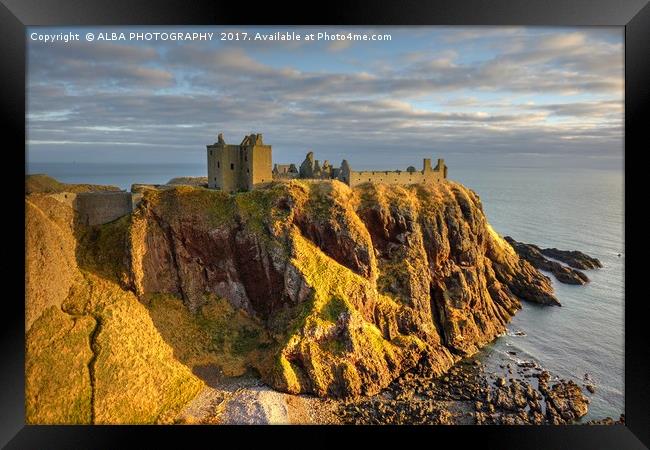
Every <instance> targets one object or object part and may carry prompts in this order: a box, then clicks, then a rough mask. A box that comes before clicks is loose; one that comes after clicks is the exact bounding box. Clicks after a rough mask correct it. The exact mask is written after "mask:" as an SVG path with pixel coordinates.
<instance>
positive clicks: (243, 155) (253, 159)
mask: <svg viewBox="0 0 650 450" xmlns="http://www.w3.org/2000/svg"><path fill="white" fill-rule="evenodd" d="M207 150H208V187H210V188H213V189H221V190H224V191H226V192H236V191H240V190H244V191H250V190H251V189H253V188H254V187H255V186H256V185H259V184H261V183H268V182H270V181H272V180H273V175H272V173H271V164H272V155H271V146H270V145H265V144H264V142H263V140H262V135H261V134H250V135H248V136H246V137H244V140H243V141H241V143H240V144H239V145H233V144H226V142H225V140H224V138H223V133H219V136H218V137H217V142H215V143H214V144H212V145H208V146H207Z"/></svg>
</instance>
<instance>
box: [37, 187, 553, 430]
mask: <svg viewBox="0 0 650 450" xmlns="http://www.w3.org/2000/svg"><path fill="white" fill-rule="evenodd" d="M26 202H27V206H28V207H27V209H28V212H27V216H28V217H27V218H28V226H27V230H26V231H27V238H28V239H27V252H28V267H27V272H26V281H27V288H28V296H27V300H28V302H27V305H28V308H27V310H28V314H27V325H28V328H29V331H28V355H27V356H28V388H27V393H28V396H27V397H28V405H31V406H30V407H29V408H28V418H29V420H28V421H29V422H30V423H87V422H90V421H92V422H95V423H147V422H168V421H171V420H174V419H173V418H174V417H175V415H176V414H177V412H178V411H179V410H180V409H181V408H182V407H183V405H187V403H188V402H189V400H190V399H192V398H193V397H194V396H196V394H197V393H198V392H199V391H201V390H204V391H205V389H206V387H205V384H206V383H205V382H203V381H202V380H201V379H200V378H204V379H205V380H206V381H207V382H208V384H210V382H209V380H207V379H206V378H205V372H202V369H200V368H201V367H213V368H215V370H217V371H218V374H219V375H218V376H219V377H223V379H226V378H227V377H232V376H239V375H242V374H245V373H249V372H250V370H254V373H259V376H260V377H261V379H262V380H263V381H264V382H265V383H266V384H268V385H270V386H272V387H273V388H274V389H277V390H280V391H284V392H288V393H293V394H315V395H316V396H319V397H344V398H355V397H358V396H366V395H374V394H377V393H378V392H380V391H381V390H382V389H383V388H385V387H386V386H388V385H389V384H390V383H391V382H392V381H393V380H394V379H395V378H397V377H399V376H400V375H401V374H404V373H406V372H407V371H409V370H410V369H412V368H414V367H416V366H417V365H418V364H422V363H421V361H426V365H427V367H428V370H429V371H430V373H431V374H433V375H441V374H443V373H445V371H447V370H448V369H449V368H450V367H451V366H452V365H453V364H454V363H455V362H457V361H459V360H460V359H461V358H464V357H467V356H470V355H472V354H474V353H476V352H477V351H478V349H479V348H481V347H482V346H484V345H485V344H487V343H489V342H490V341H492V340H493V339H494V338H496V337H497V336H498V335H500V334H502V333H503V332H504V331H505V324H506V323H507V322H508V321H509V320H510V318H511V317H512V315H513V314H514V313H515V312H516V311H517V310H518V309H519V308H520V303H519V302H520V299H523V300H527V301H531V302H535V303H540V304H548V305H557V304H559V302H558V301H557V299H556V298H555V297H554V295H553V293H552V287H551V283H550V280H549V279H548V278H547V277H545V276H544V275H542V274H541V273H539V271H538V270H537V269H535V268H534V267H533V266H532V265H531V264H529V263H528V262H527V261H525V260H523V259H521V258H520V257H519V256H518V255H517V253H516V252H515V251H514V250H513V248H512V247H511V246H510V244H508V243H507V242H506V241H505V240H504V239H503V238H501V237H500V236H499V235H498V234H497V233H496V232H494V230H492V229H491V227H490V226H489V224H488V223H487V221H486V219H485V217H484V215H483V211H482V207H481V203H480V200H479V198H478V196H477V195H476V194H475V193H474V192H472V191H471V190H469V189H467V188H465V187H463V186H461V185H459V184H456V183H453V182H444V183H440V184H438V185H435V186H424V185H419V186H385V185H381V184H365V185H360V186H358V187H356V188H354V189H350V188H349V187H348V186H346V185H344V184H342V183H339V182H337V181H334V182H319V183H303V182H299V181H291V182H276V183H273V184H271V185H270V186H268V187H266V188H264V189H259V190H255V191H252V192H246V193H240V194H236V195H229V194H226V193H223V192H219V191H213V190H207V189H204V188H201V187H195V186H176V187H173V188H170V187H169V186H167V187H166V188H165V189H160V190H158V189H150V190H147V191H145V192H144V194H143V197H142V201H141V202H140V204H139V206H138V208H137V209H136V210H135V211H134V213H133V214H132V215H131V216H126V217H123V218H121V219H118V220H116V221H114V222H111V223H108V224H105V225H101V226H94V227H88V226H85V225H83V224H80V223H75V219H74V213H73V211H72V210H71V208H70V207H69V206H66V205H64V204H62V203H61V202H58V201H57V200H56V199H53V198H51V197H49V196H48V195H47V194H30V195H28V196H27V197H26ZM47 233H50V234H49V235H50V238H46V237H44V236H45V234H47ZM46 312H47V313H46ZM62 314H63V316H61V315H62ZM53 315H54V316H57V315H58V316H61V318H62V319H61V320H68V321H70V323H71V324H74V325H71V326H72V329H73V330H77V329H78V330H79V331H78V333H79V338H78V339H77V340H76V341H75V340H73V335H72V334H70V336H68V335H64V336H60V337H58V338H56V339H57V340H55V341H52V338H53V337H54V333H53V330H54V328H53V327H51V326H49V325H48V322H46V318H47V317H50V318H51V317H53ZM67 317H69V318H67ZM49 320H52V319H49ZM82 324H85V325H83V326H82ZM57 327H58V328H61V329H63V328H64V327H62V326H58V325H57ZM75 332H76V331H75ZM75 342H78V344H75ZM51 345H58V346H59V347H60V348H65V349H70V350H72V349H73V348H76V347H74V346H75V345H77V346H81V349H84V348H85V349H86V350H80V349H77V350H74V351H72V352H71V353H74V355H75V356H74V358H76V359H77V360H78V365H79V367H82V368H84V367H85V369H83V370H82V369H74V366H73V365H71V364H72V359H68V358H72V355H71V356H70V357H67V356H65V357H63V358H61V363H62V364H63V363H64V362H65V367H61V368H60V369H55V370H56V371H59V370H60V371H61V372H62V374H63V376H62V377H60V379H67V378H70V377H71V379H78V380H79V381H78V386H76V385H73V386H75V387H74V388H71V389H70V388H69V385H66V386H64V385H62V384H57V383H56V382H55V380H52V379H51V377H46V376H44V374H45V373H46V372H47V370H49V369H48V368H49V367H50V366H49V365H50V364H51V362H49V361H48V360H47V359H45V358H44V356H43V354H44V353H43V352H44V350H43V349H45V348H48V349H49V348H52V347H51ZM62 354H64V355H65V354H66V353H65V352H63V353H62ZM143 364H145V365H143ZM192 372H194V373H192ZM67 373H69V374H70V375H69V376H68V375H66V374H67ZM73 373H74V375H72V374H73ZM39 374H43V375H39ZM197 375H199V377H197ZM208 387H212V386H208ZM55 393H56V394H55ZM56 395H58V396H59V397H58V398H69V400H65V402H66V405H65V407H62V405H60V404H57V403H56V402H55V401H54V400H55V396H56ZM61 395H63V397H61ZM264 395H265V394H264ZM84 405H85V406H84Z"/></svg>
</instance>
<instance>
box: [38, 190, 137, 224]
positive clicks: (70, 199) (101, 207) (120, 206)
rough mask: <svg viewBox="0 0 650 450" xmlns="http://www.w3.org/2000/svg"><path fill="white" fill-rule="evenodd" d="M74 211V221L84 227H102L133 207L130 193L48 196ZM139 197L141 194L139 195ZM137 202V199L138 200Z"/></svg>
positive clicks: (70, 193) (57, 194)
mask: <svg viewBox="0 0 650 450" xmlns="http://www.w3.org/2000/svg"><path fill="white" fill-rule="evenodd" d="M48 195H49V196H50V197H51V198H53V199H55V200H58V201H59V202H61V203H64V204H66V205H68V206H69V207H71V208H72V209H74V210H75V211H76V220H78V221H79V223H82V224H85V225H102V224H104V223H108V222H112V221H113V220H116V219H119V218H120V217H122V216H125V215H127V214H131V212H132V211H133V207H134V199H133V195H132V194H131V193H130V192H123V191H121V192H115V191H113V192H105V191H103V192H80V193H72V192H59V193H55V194H48ZM139 195H140V197H141V196H142V194H139ZM138 200H139V199H138Z"/></svg>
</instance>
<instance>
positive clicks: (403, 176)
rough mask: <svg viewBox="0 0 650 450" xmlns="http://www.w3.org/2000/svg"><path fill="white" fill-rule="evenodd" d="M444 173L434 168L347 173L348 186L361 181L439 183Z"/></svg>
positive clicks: (353, 171) (352, 171)
mask: <svg viewBox="0 0 650 450" xmlns="http://www.w3.org/2000/svg"><path fill="white" fill-rule="evenodd" d="M444 179H445V178H444V173H443V172H440V171H435V170H429V171H426V172H425V171H416V172H406V171H400V172H397V171H359V172H357V171H355V170H351V171H350V174H349V180H350V181H349V183H348V184H349V185H350V187H354V186H357V185H359V184H362V183H384V184H404V185H408V184H425V183H439V182H441V181H443V180H444Z"/></svg>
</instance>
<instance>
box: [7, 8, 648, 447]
mask: <svg viewBox="0 0 650 450" xmlns="http://www.w3.org/2000/svg"><path fill="white" fill-rule="evenodd" d="M0 3H1V4H0V48H1V50H0V58H1V60H2V64H1V65H0V67H1V71H2V77H1V78H0V92H1V96H0V104H1V105H2V115H3V122H2V124H3V126H2V128H3V139H2V141H0V142H2V147H3V149H4V152H3V154H2V155H3V157H4V159H5V161H7V162H6V164H7V166H5V167H6V168H5V173H8V172H11V175H12V177H11V178H10V181H7V180H5V182H6V183H7V184H6V185H5V196H4V199H5V211H6V214H7V215H10V216H11V218H9V217H8V220H6V221H5V224H8V223H10V224H11V225H12V226H13V227H15V228H16V229H17V230H16V233H20V232H21V231H20V228H21V225H23V222H24V214H23V215H22V217H23V221H22V222H21V221H20V220H18V219H17V218H16V217H17V216H18V215H19V214H20V213H19V211H24V190H22V186H24V184H23V183H24V178H21V177H22V175H21V174H20V171H19V170H18V169H16V168H15V167H14V164H11V163H9V161H11V162H16V163H17V164H18V165H20V161H22V164H23V166H24V165H25V162H26V160H25V154H24V152H23V153H21V152H20V150H19V149H20V148H23V149H24V145H25V137H26V134H25V122H24V119H23V118H24V115H25V71H26V65H25V61H26V60H25V51H26V33H25V27H26V26H32V25H48V26H71V25H174V24H186V25H222V24H223V25H235V24H251V25H252V24H259V25H262V24H263V25H290V24H293V25H299V24H300V25H335V24H336V25H540V26H541V25H543V26H587V25H593V26H602V25H607V26H623V27H625V180H626V186H625V192H626V194H625V206H626V207H625V211H626V218H625V223H626V237H627V240H629V239H630V238H629V233H628V230H629V227H628V225H629V224H630V217H629V214H630V208H635V207H636V206H635V205H637V203H636V202H633V201H632V199H633V198H634V197H635V195H637V194H635V193H634V192H635V190H634V189H631V188H630V185H629V184H628V180H630V177H631V173H632V172H631V171H632V170H633V169H634V168H635V166H637V165H636V164H634V163H633V161H635V159H638V158H639V156H635V155H642V154H643V149H644V148H642V147H641V142H643V140H642V139H643V137H644V134H645V132H646V128H647V123H650V122H647V114H646V113H647V111H648V105H649V104H650V64H649V63H648V61H647V59H648V55H650V39H649V37H650V5H649V4H648V0H625V1H622V0H534V1H533V0H529V1H514V0H441V1H436V2H429V1H426V2H425V1H415V0H399V1H394V0H393V1H382V2H377V1H359V0H356V1H347V2H339V3H332V2H327V3H322V4H309V3H306V2H305V3H303V4H302V5H303V6H300V5H301V4H299V3H298V4H295V5H293V6H290V7H288V8H286V10H283V9H282V8H280V6H279V5H278V4H277V3H274V2H265V3H261V4H259V5H255V6H251V5H249V4H246V3H244V2H222V1H219V2H210V1H197V0H193V1H190V0H185V1H183V0H180V1H170V0H167V1H160V0H158V1H155V0H146V1H138V2H137V3H136V2H135V1H134V0H112V1H99V0H50V1H48V2H42V1H41V2H39V1H38V0H0ZM645 146H647V144H646V145H645ZM645 146H644V147H645ZM637 167H638V166H637ZM640 176H641V177H643V175H640ZM13 231H14V230H13V229H12V228H10V229H8V231H7V233H12V234H11V235H10V234H7V235H5V236H6V237H5V239H6V241H5V242H7V241H10V242H13V241H18V239H15V238H12V237H11V236H13ZM22 245H23V244H21V243H20V242H18V243H17V245H16V250H15V254H12V255H11V257H6V258H4V261H3V262H4V264H3V269H4V270H3V274H4V275H5V277H6V281H5V283H9V284H8V285H10V286H11V287H12V289H11V291H9V290H5V293H7V295H6V296H5V299H4V301H3V308H2V311H3V313H4V314H2V326H0V355H1V358H2V366H1V367H2V370H0V399H1V400H0V401H1V402H2V409H1V411H0V445H6V447H7V448H20V449H22V448H114V447H129V446H132V445H135V444H136V443H137V442H138V441H139V440H140V439H141V438H145V439H146V440H147V443H148V445H147V447H157V446H158V445H157V444H158V443H160V444H162V443H170V442H173V441H175V440H183V441H185V442H186V443H188V446H189V445H193V444H191V443H190V442H194V443H196V444H197V445H198V442H199V441H198V440H199V439H200V440H201V441H207V442H213V443H215V445H227V444H226V442H227V441H226V440H225V439H226V434H230V433H232V432H233V431H242V428H222V427H194V426H177V427H166V426H160V427H157V426H156V427H135V426H101V427H100V426H35V425H25V423H24V417H25V408H24V344H25V340H24V331H25V330H24V303H23V302H21V301H20V300H19V298H20V295H21V293H22V295H23V296H24V283H23V282H22V281H21V279H23V278H22V275H21V274H20V273H19V272H20V270H21V267H20V264H19V263H18V262H19V261H21V256H20V255H22V261H23V262H24V246H22ZM625 251H626V260H628V259H629V258H630V257H631V258H632V261H634V260H635V258H636V256H635V254H638V253H639V251H638V250H636V249H635V246H631V245H626V249H625ZM626 268H627V267H626ZM13 271H15V274H14V273H13ZM639 280H640V281H639ZM642 285H643V277H632V276H631V275H630V273H629V271H627V270H626V276H625V298H626V305H625V426H559V427H553V426H542V427H539V426H519V427H507V426H499V427H489V426H464V427H458V426H457V427H443V426H437V427H400V428H397V427H337V428H336V429H332V428H330V427H311V428H309V431H308V436H310V438H308V439H313V437H314V436H316V434H321V435H325V436H327V434H329V433H332V436H334V434H333V432H348V433H349V432H355V433H360V434H362V435H364V436H361V437H362V438H365V437H369V432H372V433H373V434H376V435H378V437H379V438H380V439H382V440H385V439H389V438H391V437H396V436H397V437H398V439H400V436H399V435H396V434H395V432H396V431H402V432H403V431H408V432H411V433H414V434H416V435H417V436H412V439H413V441H412V442H413V444H412V445H419V444H416V442H424V441H423V440H422V439H425V440H426V441H428V442H431V443H432V445H433V443H434V442H435V443H441V442H443V439H444V440H447V439H454V440H462V441H463V442H468V441H473V442H474V443H475V444H476V445H481V446H482V447H481V448H499V449H505V448H518V449H524V448H540V449H553V448H567V449H568V448H570V449H582V448H584V449H622V448H626V449H627V448H630V449H637V448H638V449H641V448H648V447H650V387H649V383H648V381H649V380H650V371H649V369H648V359H649V358H648V356H649V355H650V351H649V349H648V348H649V345H648V342H649V333H648V327H647V325H646V324H645V322H646V321H645V315H644V314H643V313H644V309H645V308H646V304H647V301H646V300H645V298H644V296H641V295H635V296H634V297H632V293H633V292H635V289H639V290H638V291H637V292H639V293H641V292H643V291H642V290H641V289H642V287H643V286H642ZM8 292H11V295H9V294H8ZM281 430H285V431H286V427H265V428H264V429H263V431H265V432H271V433H277V432H278V431H281ZM243 431H244V432H245V433H246V436H248V437H251V436H253V434H257V433H256V432H259V431H260V429H259V428H255V427H250V428H249V427H247V428H245V430H243ZM298 431H300V430H298ZM303 431H304V429H303ZM294 432H295V431H294V429H293V428H292V430H291V431H290V433H292V434H293V433H294ZM187 433H191V434H194V435H196V436H193V438H192V440H191V441H188V440H187V439H188V438H187ZM142 434H146V436H142ZM400 434H401V433H400ZM430 434H432V435H430ZM283 439H286V437H285V438H283ZM296 441H297V439H296ZM323 442H324V441H323ZM402 442H405V443H406V442H407V441H402ZM408 442H411V441H410V440H409V441H408ZM284 443H285V444H287V445H288V444H289V442H287V441H285V442H284ZM296 443H297V442H296ZM129 444H131V445H129ZM300 445H310V442H309V441H302V443H301V444H300ZM402 445H404V444H402ZM407 445H409V444H407Z"/></svg>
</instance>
